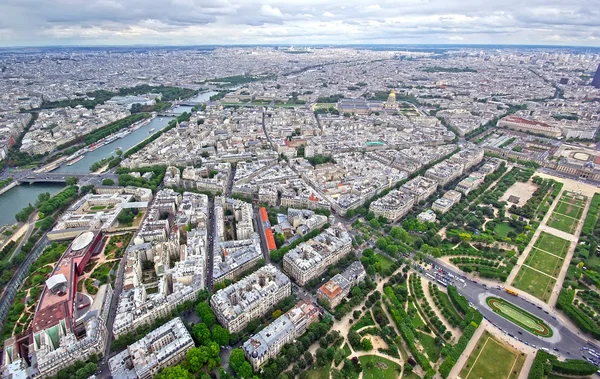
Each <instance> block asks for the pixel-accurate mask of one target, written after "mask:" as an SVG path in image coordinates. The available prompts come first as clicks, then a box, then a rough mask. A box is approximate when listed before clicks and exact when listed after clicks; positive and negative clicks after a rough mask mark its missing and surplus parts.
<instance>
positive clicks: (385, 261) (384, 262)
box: [375, 254, 394, 270]
mask: <svg viewBox="0 0 600 379" xmlns="http://www.w3.org/2000/svg"><path fill="white" fill-rule="evenodd" d="M375 258H376V259H377V263H380V264H381V268H382V269H384V270H385V269H387V268H390V267H391V266H392V264H393V263H394V262H392V260H391V259H389V258H388V257H386V256H385V255H381V254H375Z"/></svg>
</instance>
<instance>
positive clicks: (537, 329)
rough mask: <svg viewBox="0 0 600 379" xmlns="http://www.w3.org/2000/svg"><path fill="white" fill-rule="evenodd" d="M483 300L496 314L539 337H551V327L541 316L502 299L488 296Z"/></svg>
mask: <svg viewBox="0 0 600 379" xmlns="http://www.w3.org/2000/svg"><path fill="white" fill-rule="evenodd" d="M485 301H486V303H487V305H488V306H489V307H490V308H492V310H493V311H494V312H496V313H497V314H498V315H500V316H502V317H504V318H505V319H507V320H509V321H510V322H512V323H514V324H516V325H519V326H520V327H522V328H524V329H525V330H527V331H529V332H530V333H532V334H535V335H538V336H540V337H552V334H553V331H552V328H550V327H549V326H548V325H547V324H546V323H545V322H544V320H542V319H541V318H539V317H536V316H534V315H532V314H531V313H529V312H527V311H525V310H524V309H521V308H519V307H517V306H516V305H514V304H512V303H510V302H508V301H506V300H504V299H500V298H497V297H493V296H490V297H488V298H487V299H486V300H485Z"/></svg>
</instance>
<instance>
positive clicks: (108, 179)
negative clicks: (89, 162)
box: [102, 178, 115, 186]
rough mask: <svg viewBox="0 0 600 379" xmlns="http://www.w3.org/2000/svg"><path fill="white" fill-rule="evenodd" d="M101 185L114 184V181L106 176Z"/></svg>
mask: <svg viewBox="0 0 600 379" xmlns="http://www.w3.org/2000/svg"><path fill="white" fill-rule="evenodd" d="M102 185H103V186H114V185H115V181H114V180H112V179H111V178H106V179H104V180H102Z"/></svg>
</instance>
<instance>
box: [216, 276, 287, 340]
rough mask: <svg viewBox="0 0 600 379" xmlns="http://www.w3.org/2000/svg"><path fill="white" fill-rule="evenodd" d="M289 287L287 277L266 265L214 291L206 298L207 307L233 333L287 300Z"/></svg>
mask: <svg viewBox="0 0 600 379" xmlns="http://www.w3.org/2000/svg"><path fill="white" fill-rule="evenodd" d="M291 287H292V285H291V282H290V279H289V278H288V277H287V276H285V275H284V274H283V273H282V272H281V271H279V270H278V269H277V268H276V267H275V266H273V265H267V266H264V267H262V268H260V269H258V270H257V271H255V272H254V273H252V274H250V275H248V276H246V277H244V278H242V279H241V280H239V281H238V282H236V283H234V284H231V285H230V286H228V287H226V288H223V289H221V290H219V291H217V292H216V293H215V294H213V296H212V297H211V298H210V305H211V307H212V309H213V311H214V312H215V315H216V317H217V319H218V320H219V322H220V323H221V325H223V327H224V328H226V329H228V330H229V331H230V332H231V333H237V332H240V331H241V330H243V329H244V328H245V327H246V325H248V323H249V322H250V321H252V320H254V319H256V318H258V317H261V316H262V315H264V314H265V313H266V312H267V311H269V310H270V309H271V308H272V307H273V306H274V305H276V304H277V303H278V302H280V301H281V300H283V299H285V298H286V297H288V296H289V295H290V294H291Z"/></svg>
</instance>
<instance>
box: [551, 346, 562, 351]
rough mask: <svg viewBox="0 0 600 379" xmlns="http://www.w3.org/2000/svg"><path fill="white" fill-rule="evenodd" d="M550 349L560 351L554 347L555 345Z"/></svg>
mask: <svg viewBox="0 0 600 379" xmlns="http://www.w3.org/2000/svg"><path fill="white" fill-rule="evenodd" d="M552 350H554V351H560V350H558V349H557V348H555V347H554V348H552Z"/></svg>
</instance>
